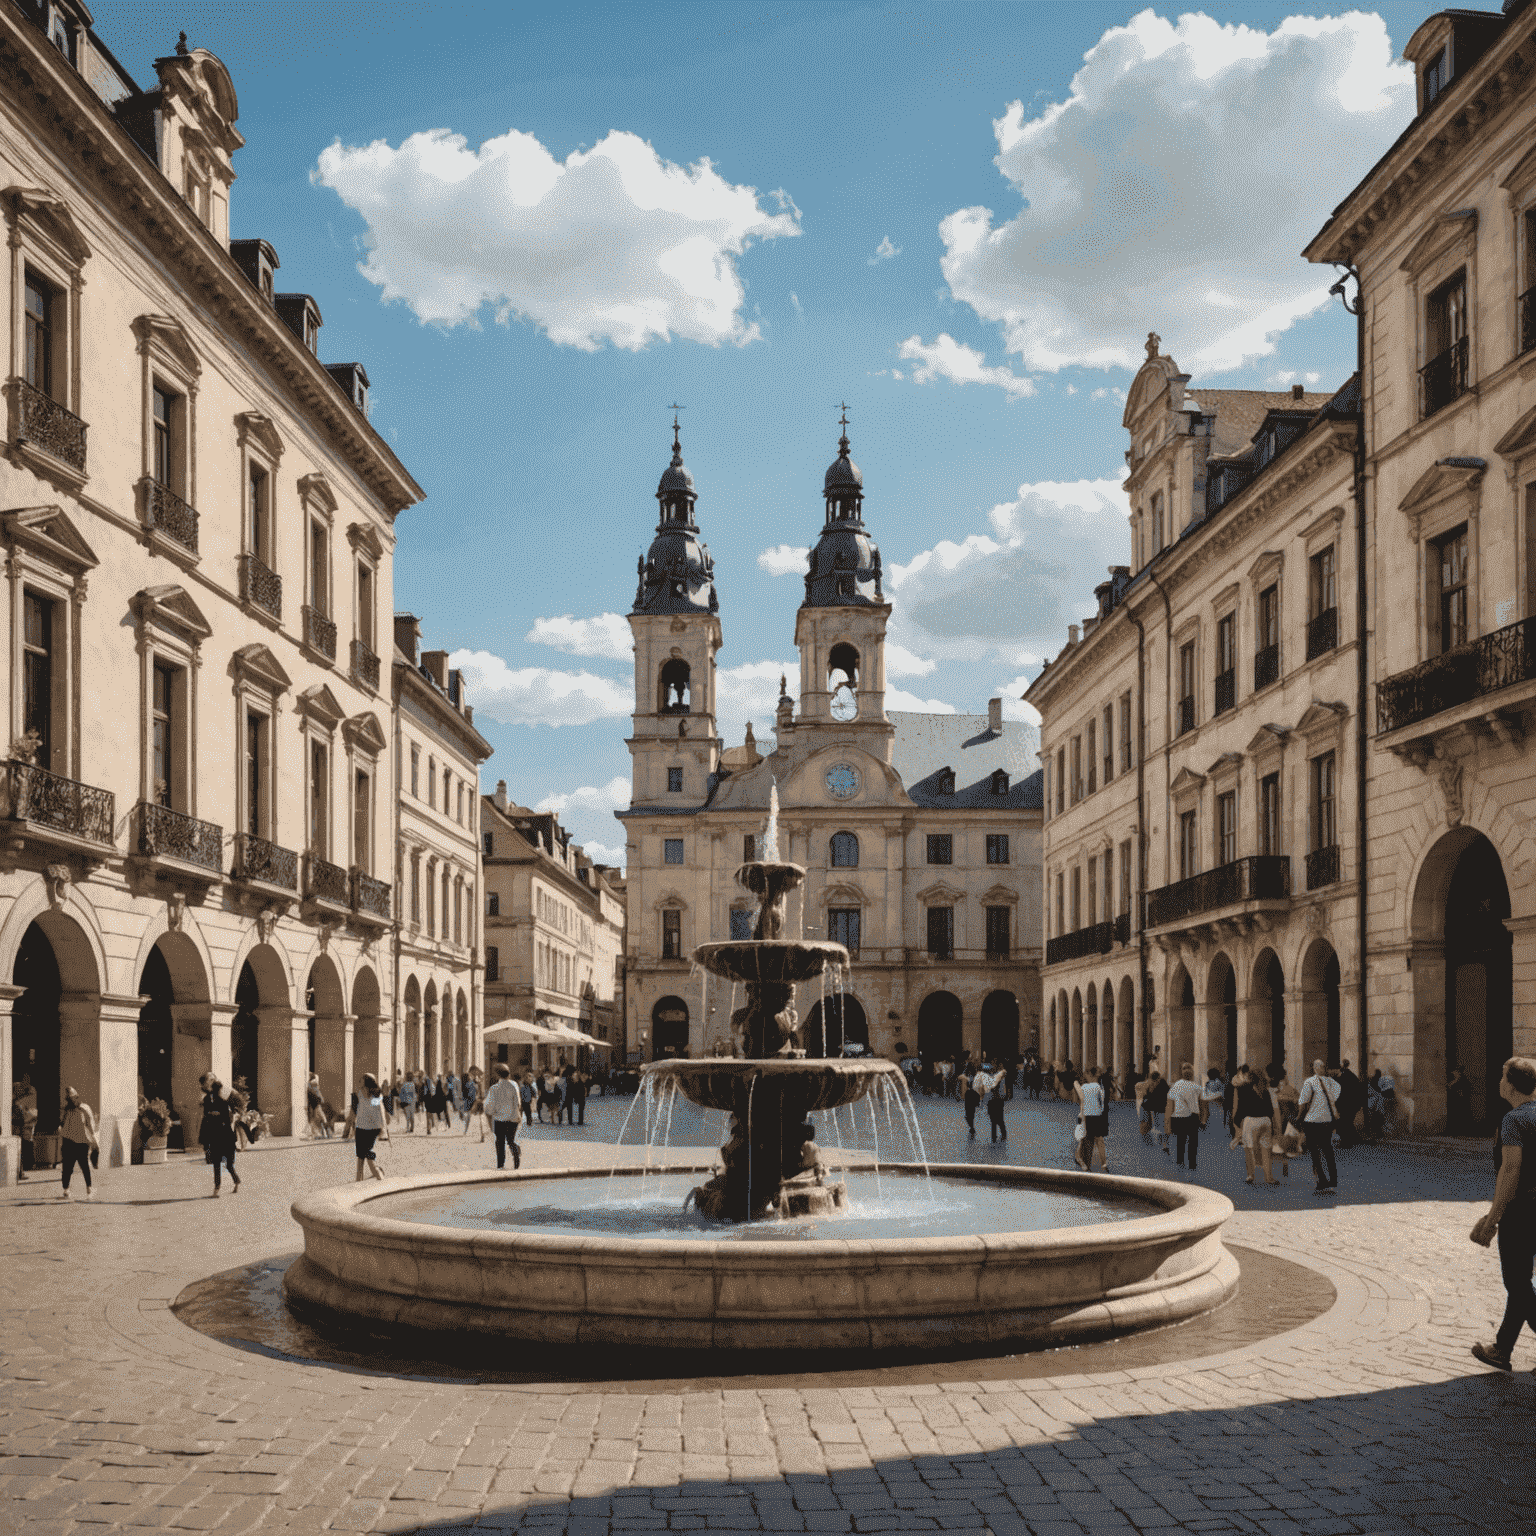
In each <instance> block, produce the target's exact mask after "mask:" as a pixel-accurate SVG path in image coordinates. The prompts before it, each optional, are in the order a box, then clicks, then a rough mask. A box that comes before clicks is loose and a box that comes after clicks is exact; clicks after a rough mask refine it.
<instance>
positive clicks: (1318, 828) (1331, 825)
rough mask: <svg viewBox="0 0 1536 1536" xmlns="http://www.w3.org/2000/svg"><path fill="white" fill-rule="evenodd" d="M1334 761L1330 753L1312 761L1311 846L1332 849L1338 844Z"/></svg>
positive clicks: (1325, 753)
mask: <svg viewBox="0 0 1536 1536" xmlns="http://www.w3.org/2000/svg"><path fill="white" fill-rule="evenodd" d="M1334 807H1335V801H1334V760H1333V753H1332V752H1324V753H1323V755H1322V756H1321V757H1314V758H1313V759H1312V846H1313V848H1314V849H1317V848H1332V847H1333V846H1334V844H1335V843H1337V842H1338V840H1339V838H1338V827H1337V824H1336V822H1335V809H1334Z"/></svg>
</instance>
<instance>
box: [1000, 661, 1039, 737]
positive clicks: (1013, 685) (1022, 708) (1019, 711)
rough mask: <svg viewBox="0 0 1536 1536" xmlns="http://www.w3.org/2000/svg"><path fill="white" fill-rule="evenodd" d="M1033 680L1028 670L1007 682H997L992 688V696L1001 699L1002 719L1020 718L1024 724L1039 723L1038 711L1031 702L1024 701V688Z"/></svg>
mask: <svg viewBox="0 0 1536 1536" xmlns="http://www.w3.org/2000/svg"><path fill="white" fill-rule="evenodd" d="M1033 681H1034V677H1033V676H1032V675H1031V674H1030V673H1028V672H1021V673H1019V675H1018V676H1017V677H1011V678H1009V679H1008V681H1007V682H1003V683H998V684H997V685H996V686H995V687H994V688H993V690H992V697H993V698H995V699H996V698H1000V699H1002V701H1003V719H1004V720H1022V721H1023V722H1024V723H1025V724H1026V725H1039V724H1040V711H1039V710H1038V709H1036V708H1035V706H1034V705H1033V704H1026V703H1025V702H1024V690H1025V689H1026V688H1028V687H1029V685H1030V684H1031V683H1032V682H1033Z"/></svg>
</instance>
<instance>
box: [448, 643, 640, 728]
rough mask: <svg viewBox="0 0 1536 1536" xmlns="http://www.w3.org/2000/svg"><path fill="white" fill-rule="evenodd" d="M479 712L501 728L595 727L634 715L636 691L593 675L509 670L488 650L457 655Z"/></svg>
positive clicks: (455, 660) (455, 661)
mask: <svg viewBox="0 0 1536 1536" xmlns="http://www.w3.org/2000/svg"><path fill="white" fill-rule="evenodd" d="M449 664H450V665H452V666H455V667H458V668H460V669H461V670H462V671H463V673H464V678H465V681H466V682H467V683H468V684H469V688H470V697H471V698H472V699H473V700H474V705H475V708H476V709H477V710H478V711H479V712H480V713H481V714H483V715H486V716H488V717H489V718H490V719H492V720H499V721H500V722H501V723H502V724H503V725H591V724H592V722H593V721H594V720H611V719H615V718H617V717H618V716H620V715H627V714H630V713H631V712H632V711H633V709H634V707H635V705H634V696H633V690H632V689H631V688H630V686H629V685H628V684H625V685H623V686H621V685H620V684H618V683H615V682H613V681H612V680H611V679H609V678H606V677H595V676H594V675H593V674H592V673H590V672H557V671H552V670H551V669H550V668H548V667H519V668H514V667H509V666H508V665H507V664H506V662H505V661H503V660H502V659H501V657H500V656H493V655H492V654H491V653H490V652H489V651H468V650H465V651H455V652H454V653H453V655H452V656H451V657H449Z"/></svg>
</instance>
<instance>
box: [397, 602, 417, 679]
mask: <svg viewBox="0 0 1536 1536" xmlns="http://www.w3.org/2000/svg"><path fill="white" fill-rule="evenodd" d="M420 642H421V620H420V619H418V618H417V617H416V615H415V614H414V613H397V614H396V615H395V644H396V645H397V646H398V647H399V648H400V649H401V650H402V651H404V652H405V655H406V659H407V660H408V661H409V662H410V664H411V665H412V666H413V667H414V666H415V665H416V648H417V646H418V645H419V644H420Z"/></svg>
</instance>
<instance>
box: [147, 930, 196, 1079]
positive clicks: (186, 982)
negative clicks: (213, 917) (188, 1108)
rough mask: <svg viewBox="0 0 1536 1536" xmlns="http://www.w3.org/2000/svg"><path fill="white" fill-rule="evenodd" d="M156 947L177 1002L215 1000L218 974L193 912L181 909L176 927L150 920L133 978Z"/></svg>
mask: <svg viewBox="0 0 1536 1536" xmlns="http://www.w3.org/2000/svg"><path fill="white" fill-rule="evenodd" d="M156 948H158V949H160V951H161V952H162V953H163V954H164V956H165V962H166V965H167V967H168V968H169V970H170V973H171V985H172V986H173V987H174V988H175V990H176V1001H177V1002H178V1004H179V1003H194V1002H195V1003H207V1002H211V1001H212V999H213V978H214V976H215V974H216V971H215V967H214V964H213V954H212V952H211V951H210V950H209V948H208V940H207V939H206V938H205V937H204V936H203V930H202V928H201V926H200V925H199V924H198V923H197V921H196V919H195V918H194V917H193V916H192V913H191V912H190V911H183V912H182V914H181V918H180V921H179V924H178V926H177V927H175V928H168V927H162V926H159V925H157V924H155V923H151V924H149V925H148V926H147V927H146V928H145V929H144V932H143V934H142V935H141V936H140V938H139V949H138V953H137V954H136V955H135V956H134V960H133V970H132V973H131V975H132V979H133V980H134V981H137V980H138V978H139V977H140V976H142V975H143V974H144V967H145V966H146V965H147V964H148V963H149V957H150V955H151V954H152V953H153V952H154V950H155V949H156ZM199 1070H205V1069H199ZM194 1082H195V1079H194Z"/></svg>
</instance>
